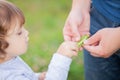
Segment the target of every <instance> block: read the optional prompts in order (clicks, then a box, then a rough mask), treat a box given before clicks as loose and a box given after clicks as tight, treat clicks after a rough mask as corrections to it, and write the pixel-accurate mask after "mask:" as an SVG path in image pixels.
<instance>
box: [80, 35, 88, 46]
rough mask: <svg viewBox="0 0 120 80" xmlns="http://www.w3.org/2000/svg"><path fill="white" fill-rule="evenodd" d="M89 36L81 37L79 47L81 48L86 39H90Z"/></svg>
mask: <svg viewBox="0 0 120 80" xmlns="http://www.w3.org/2000/svg"><path fill="white" fill-rule="evenodd" d="M88 37H89V36H88V35H84V36H82V37H81V39H80V41H79V42H78V46H79V47H81V46H82V45H83V43H84V41H85V40H86V39H88Z"/></svg>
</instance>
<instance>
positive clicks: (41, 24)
mask: <svg viewBox="0 0 120 80" xmlns="http://www.w3.org/2000/svg"><path fill="white" fill-rule="evenodd" d="M9 1H11V2H13V3H14V4H15V5H17V6H18V7H19V8H20V9H21V10H22V11H23V13H24V14H25V17H26V23H25V27H26V28H27V29H28V31H29V33H30V34H29V37H30V41H29V47H28V51H27V52H26V53H25V54H24V55H22V58H23V59H24V60H25V61H26V62H27V63H28V64H29V65H30V67H31V68H32V69H33V70H34V71H36V72H40V71H45V70H47V66H48V64H49V62H50V59H51V57H52V55H53V53H54V52H55V51H56V50H57V48H58V47H59V45H60V43H61V42H63V35H62V29H63V26H64V23H65V20H66V18H67V15H68V13H69V11H70V8H71V1H68V0H9ZM83 72H84V70H83V54H82V53H80V55H79V56H78V57H75V58H74V59H73V62H72V65H71V68H70V72H69V76H68V80H84V77H83V74H84V73H83Z"/></svg>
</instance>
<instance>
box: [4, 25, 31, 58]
mask: <svg viewBox="0 0 120 80" xmlns="http://www.w3.org/2000/svg"><path fill="white" fill-rule="evenodd" d="M9 32H10V34H9V35H8V36H7V37H6V41H7V42H8V44H9V46H8V48H6V49H5V51H6V54H7V56H9V57H15V56H18V55H21V54H23V53H25V52H26V50H27V45H28V40H29V37H28V34H29V33H28V31H27V30H26V29H25V28H24V27H21V28H20V27H19V26H18V25H16V27H15V29H13V30H10V31H9Z"/></svg>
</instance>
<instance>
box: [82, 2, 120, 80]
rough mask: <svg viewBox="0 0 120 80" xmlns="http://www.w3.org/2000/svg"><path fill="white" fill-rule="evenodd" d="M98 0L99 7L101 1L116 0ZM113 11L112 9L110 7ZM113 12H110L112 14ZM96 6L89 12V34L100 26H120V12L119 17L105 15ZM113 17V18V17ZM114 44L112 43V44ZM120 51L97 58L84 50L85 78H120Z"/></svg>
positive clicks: (94, 79) (100, 27)
mask: <svg viewBox="0 0 120 80" xmlns="http://www.w3.org/2000/svg"><path fill="white" fill-rule="evenodd" d="M93 1H95V0H93ZM97 1H98V2H100V4H98V6H99V5H100V6H101V8H102V7H104V6H105V5H101V1H103V2H105V1H106V2H107V1H108V2H109V1H115V2H116V1H118V0H96V2H97ZM119 1H120V0H119ZM111 10H112V11H113V9H111ZM112 13H113V12H111V14H112ZM105 14H106V12H104V10H103V13H102V12H101V11H100V9H99V10H98V8H96V6H94V5H93V6H92V8H91V12H90V21H91V22H90V33H91V35H93V34H95V33H96V32H97V31H98V30H100V29H102V28H114V27H118V26H120V22H116V21H117V20H118V21H119V19H120V14H117V13H116V14H117V15H119V18H117V17H115V16H116V15H113V16H112V15H111V14H109V15H105ZM113 17H114V18H113ZM113 45H114V44H113ZM119 55H120V51H117V52H116V53H114V54H113V55H112V56H110V57H109V58H98V57H93V56H91V55H90V53H89V52H88V51H86V50H84V67H85V80H120V56H119Z"/></svg>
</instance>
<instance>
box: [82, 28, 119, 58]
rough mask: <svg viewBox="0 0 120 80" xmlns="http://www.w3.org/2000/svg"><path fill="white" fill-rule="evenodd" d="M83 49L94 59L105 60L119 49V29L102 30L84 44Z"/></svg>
mask: <svg viewBox="0 0 120 80" xmlns="http://www.w3.org/2000/svg"><path fill="white" fill-rule="evenodd" d="M84 44H85V45H84V48H85V49H86V50H88V51H89V52H90V54H91V55H93V56H95V57H103V58H107V57H109V56H111V55H112V54H113V53H114V52H116V51H117V50H118V49H120V27H119V28H104V29H101V30H99V31H98V32H96V33H95V34H94V35H93V36H91V37H90V38H89V39H88V40H86V41H85V42H84Z"/></svg>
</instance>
